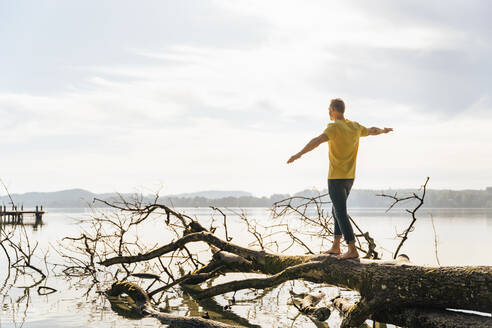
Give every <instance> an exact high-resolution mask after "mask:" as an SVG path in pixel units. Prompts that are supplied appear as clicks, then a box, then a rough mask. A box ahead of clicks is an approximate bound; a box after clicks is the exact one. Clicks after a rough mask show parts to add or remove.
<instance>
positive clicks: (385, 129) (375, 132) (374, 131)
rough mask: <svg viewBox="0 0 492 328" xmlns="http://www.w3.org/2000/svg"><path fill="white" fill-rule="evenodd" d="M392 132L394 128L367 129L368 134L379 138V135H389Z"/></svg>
mask: <svg viewBox="0 0 492 328" xmlns="http://www.w3.org/2000/svg"><path fill="white" fill-rule="evenodd" d="M391 131H393V128H384V129H380V128H376V127H372V128H368V129H367V132H369V135H370V136H377V135H378V134H382V133H388V132H391Z"/></svg>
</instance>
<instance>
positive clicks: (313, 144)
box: [287, 133, 328, 163]
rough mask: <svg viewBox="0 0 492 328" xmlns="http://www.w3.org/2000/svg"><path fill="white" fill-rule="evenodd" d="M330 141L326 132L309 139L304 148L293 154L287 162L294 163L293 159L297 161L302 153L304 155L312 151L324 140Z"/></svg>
mask: <svg viewBox="0 0 492 328" xmlns="http://www.w3.org/2000/svg"><path fill="white" fill-rule="evenodd" d="M327 141H328V136H327V135H326V134H324V133H322V134H320V135H319V136H317V137H316V138H314V139H312V140H311V141H309V142H308V143H307V145H306V146H304V148H302V150H301V151H300V152H298V153H297V154H295V155H292V156H291V157H290V158H289V160H288V161H287V163H292V162H293V161H295V160H296V159H299V158H301V156H302V155H304V154H305V153H307V152H310V151H311V150H313V149H314V148H316V147H318V146H319V145H321V144H322V143H323V142H327Z"/></svg>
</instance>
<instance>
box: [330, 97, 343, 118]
mask: <svg viewBox="0 0 492 328" xmlns="http://www.w3.org/2000/svg"><path fill="white" fill-rule="evenodd" d="M330 107H331V108H333V109H334V110H336V111H337V112H339V113H342V114H343V113H344V112H345V103H344V102H343V100H342V99H340V98H335V99H332V100H331V103H330Z"/></svg>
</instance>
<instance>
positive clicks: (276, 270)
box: [67, 185, 492, 327]
mask: <svg viewBox="0 0 492 328" xmlns="http://www.w3.org/2000/svg"><path fill="white" fill-rule="evenodd" d="M424 195H425V185H424V190H423V194H422V195H420V196H419V195H415V196H416V198H415V199H417V200H418V201H419V202H420V205H421V203H423V199H424ZM393 198H394V199H395V201H399V200H398V198H397V197H396V195H395V196H394V197H393ZM294 200H295V201H296V202H297V203H296V204H295V205H293V201H294ZM103 202H104V203H105V204H106V205H109V206H112V207H113V208H114V209H116V210H117V211H120V212H121V213H126V214H127V216H125V217H124V219H122V216H121V215H116V218H115V217H113V218H109V217H108V216H104V217H102V218H101V217H100V218H99V219H98V220H95V221H93V222H92V230H91V231H85V232H84V233H83V234H82V235H81V236H80V237H77V238H70V240H71V241H72V242H73V243H75V245H78V246H77V248H75V249H74V248H72V249H71V250H72V251H75V252H78V254H79V256H73V255H72V256H67V257H68V258H72V259H77V261H76V262H74V263H76V265H74V267H72V268H71V269H74V268H75V267H78V268H79V269H82V270H83V271H84V272H87V273H88V274H92V275H94V276H96V275H97V272H98V270H101V269H100V267H101V266H103V267H107V268H115V267H117V268H118V269H117V270H116V271H114V275H113V279H115V280H117V281H128V280H129V279H131V277H139V278H150V279H153V282H152V283H151V284H150V286H149V287H147V289H146V290H144V289H142V288H140V287H138V286H137V285H136V284H135V283H133V282H128V283H117V284H115V285H113V286H112V287H111V288H110V289H109V291H108V295H112V296H115V295H120V294H127V295H130V296H132V295H134V296H133V297H135V298H136V299H137V302H136V304H137V308H138V309H139V311H140V313H141V314H146V315H152V316H154V317H156V318H158V319H159V320H161V321H162V322H165V321H163V318H167V319H169V320H171V319H173V320H175V319H176V317H175V316H173V317H172V318H170V317H169V315H165V314H162V315H161V314H159V313H161V312H159V311H157V310H155V309H154V307H157V306H158V305H159V304H160V302H161V298H162V295H164V294H166V293H167V292H168V291H169V290H170V289H172V288H175V287H180V288H181V289H182V290H183V291H185V292H186V293H188V294H189V295H191V296H192V297H193V298H194V299H196V300H197V301H198V302H201V301H203V300H209V301H210V300H212V302H213V297H214V296H218V295H224V294H228V293H235V292H236V291H239V290H244V289H256V290H264V289H268V288H271V287H275V286H278V285H280V284H282V283H284V282H287V281H292V280H303V281H308V282H312V283H315V284H325V285H326V284H328V285H332V286H339V287H343V288H346V289H349V290H352V291H354V292H357V293H358V294H359V295H360V298H359V300H358V301H357V302H355V303H348V302H346V301H343V299H341V298H337V299H335V300H333V301H332V302H331V303H332V305H333V308H336V309H338V310H339V311H340V313H341V314H342V315H343V317H344V319H343V321H342V323H341V326H342V327H359V326H361V325H362V324H364V322H365V321H366V320H367V319H372V320H376V321H381V322H386V323H393V324H396V325H403V326H409V327H457V326H459V325H461V324H463V323H466V324H467V325H471V326H474V327H490V326H491V325H492V319H491V318H490V317H484V316H480V315H476V314H462V313H456V312H453V311H450V310H448V309H460V310H469V311H479V312H484V313H491V312H492V267H490V266H474V267H465V266H448V267H427V266H418V265H413V264H411V262H410V261H409V259H408V257H407V256H405V255H401V254H400V255H399V256H397V257H396V259H392V260H387V261H384V260H380V259H377V258H376V259H375V257H377V252H375V243H374V240H373V239H372V238H371V237H370V236H369V234H368V233H367V232H362V231H360V229H359V233H358V234H357V235H358V237H359V238H360V239H362V241H360V242H359V248H360V250H361V251H363V253H364V254H365V255H366V256H365V257H366V258H365V259H351V260H338V259H337V258H336V257H334V256H331V255H324V254H315V252H313V251H312V250H311V249H310V247H309V246H308V245H307V243H306V242H304V241H302V240H301V238H300V237H299V234H298V231H293V230H292V229H291V228H290V227H289V226H288V225H284V224H283V223H279V224H278V225H276V227H277V228H279V229H280V230H277V231H275V232H272V233H270V234H269V235H265V234H263V233H262V231H260V229H259V228H258V225H257V224H256V223H254V222H252V220H247V219H246V220H245V221H246V222H245V224H246V225H247V229H248V231H249V232H250V234H251V235H252V236H253V237H254V243H252V244H250V245H248V246H247V247H245V246H242V245H238V244H235V243H233V242H232V241H231V237H229V234H228V231H227V216H226V214H224V212H223V211H220V210H218V209H214V210H217V211H219V213H220V214H221V215H222V216H223V223H222V227H221V229H223V230H224V235H225V238H224V239H223V238H221V237H219V236H218V231H219V226H217V225H215V226H213V223H214V222H212V223H211V226H210V227H209V228H205V227H204V226H203V225H202V224H201V223H200V222H198V221H196V220H195V219H193V218H191V217H189V216H186V215H184V214H183V213H179V212H177V211H175V210H173V209H172V208H170V207H168V206H166V205H163V204H159V203H158V202H157V201H156V202H154V203H152V204H147V205H145V204H141V203H139V202H138V201H133V202H131V203H130V202H128V201H126V200H124V199H121V200H120V202H117V203H108V202H106V201H103ZM313 205H314V206H315V208H316V211H315V213H317V215H316V216H310V215H308V214H307V212H306V208H307V207H308V206H313ZM420 205H419V204H417V206H420ZM279 208H280V209H281V211H280V212H281V214H285V213H286V211H291V212H292V211H293V212H295V213H296V214H297V215H299V216H300V217H301V219H302V221H303V222H304V223H305V224H311V225H312V226H314V227H317V228H318V229H321V230H319V231H318V235H323V234H326V236H328V235H329V234H330V233H332V232H331V228H332V226H331V225H330V222H329V217H327V214H326V212H325V209H324V208H323V202H322V201H320V200H319V199H299V198H297V199H289V200H287V201H286V202H284V203H282V204H280V205H279V207H278V208H276V209H277V210H278V209H279ZM417 209H418V208H417ZM415 212H416V210H414V211H413V212H412V211H410V213H411V214H412V217H413V220H412V223H411V225H413V223H414V221H415V219H416V217H415ZM150 216H157V217H159V216H162V217H163V218H164V219H163V221H164V222H165V225H166V227H169V229H170V230H171V231H172V232H173V233H174V235H175V238H174V240H173V241H170V242H169V243H167V244H166V245H164V246H156V247H152V248H151V249H144V248H143V246H142V243H140V242H139V239H138V237H132V238H131V241H129V237H128V235H129V231H131V229H132V227H135V226H137V225H139V224H141V223H142V222H144V221H145V220H147V219H148V218H149V217H150ZM240 216H241V215H240ZM108 225H109V226H110V227H113V231H112V232H111V233H108V231H107V229H108ZM305 227H306V226H304V228H305ZM357 228H358V227H357ZM279 231H280V232H279ZM410 231H411V226H410V227H409V228H408V229H407V230H406V231H405V232H404V234H402V242H401V243H400V245H399V246H398V251H399V250H400V248H401V246H402V244H403V243H404V241H405V240H406V239H407V238H408V234H409V232H410ZM278 233H283V234H285V235H287V236H289V237H290V238H291V240H292V243H293V244H296V245H298V246H299V247H300V248H303V249H305V250H306V253H307V254H304V255H284V254H278V253H275V252H271V251H268V250H267V247H268V246H269V245H273V244H274V241H273V242H272V241H271V240H269V238H267V237H270V239H271V236H274V235H276V234H278ZM197 243H202V244H205V245H207V246H208V247H209V249H210V251H211V253H212V254H213V255H212V256H211V258H209V260H208V262H207V263H203V262H202V261H203V256H198V255H197V254H196V253H194V247H192V245H197ZM277 246H278V244H277ZM254 248H256V249H254ZM132 254H133V255H132ZM80 255H84V256H85V257H86V258H85V260H81V257H80ZM375 255H376V256H375ZM163 259H166V260H168V261H169V262H168V263H167V264H166V263H163ZM173 267H176V268H177V271H178V272H179V273H178V274H177V273H176V272H171V271H172V269H171V268H173ZM186 268H190V270H189V272H187V271H186ZM121 269H122V270H121ZM139 271H140V272H147V274H139V273H138V272H139ZM155 271H158V274H154V275H152V274H148V272H155ZM233 272H243V273H249V274H251V275H250V276H249V277H248V278H245V279H240V280H232V281H227V282H223V283H215V284H214V281H215V279H216V278H217V277H219V276H221V275H226V274H228V273H233ZM121 274H123V277H119V275H121ZM162 275H165V276H167V281H164V279H163V278H161V276H162ZM156 283H159V284H161V286H158V287H154V285H155V284H156ZM115 286H116V287H115ZM153 287H154V288H153ZM135 291H137V292H135ZM159 295H160V297H161V298H158V296H159ZM234 295H235V294H234ZM233 299H234V297H233ZM138 300H140V301H138ZM152 302H153V303H152ZM219 307H220V306H219ZM296 307H298V306H296ZM298 309H299V311H301V312H302V313H305V314H306V315H309V314H311V313H313V312H314V311H315V310H316V308H315V306H313V305H310V310H309V311H308V306H300V307H298ZM318 312H319V313H321V312H322V311H318ZM323 313H324V314H326V313H327V312H326V311H324V312H323ZM328 314H329V312H328ZM310 318H311V319H312V320H315V321H318V322H317V323H316V324H317V325H318V326H323V324H322V323H321V322H319V320H321V321H323V319H325V320H326V315H325V316H323V315H320V316H315V317H314V318H313V317H312V316H311V317H310ZM185 319H189V318H185ZM197 320H199V321H200V320H201V319H197ZM230 320H231V321H232V322H233V323H235V326H238V325H240V326H253V325H251V324H249V323H248V322H247V321H246V322H245V321H244V320H241V319H240V318H230ZM188 321H189V320H188ZM200 322H201V321H200ZM202 323H203V322H202ZM173 324H175V325H177V326H183V327H184V326H186V324H188V323H187V321H186V320H182V321H179V320H178V321H173ZM203 324H211V326H210V327H213V324H216V323H206V322H205V323H203ZM204 327H205V326H204Z"/></svg>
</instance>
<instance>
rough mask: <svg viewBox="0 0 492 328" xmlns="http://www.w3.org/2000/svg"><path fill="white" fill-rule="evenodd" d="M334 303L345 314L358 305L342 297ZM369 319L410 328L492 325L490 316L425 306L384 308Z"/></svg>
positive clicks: (480, 327) (452, 327)
mask: <svg viewBox="0 0 492 328" xmlns="http://www.w3.org/2000/svg"><path fill="white" fill-rule="evenodd" d="M333 305H334V307H335V308H336V309H337V310H339V311H340V312H341V314H342V315H344V316H346V315H347V314H348V313H349V312H350V311H351V310H352V308H354V307H355V306H356V304H354V303H352V302H350V301H348V300H345V299H343V298H341V297H340V298H336V299H335V300H333ZM369 319H371V320H374V321H377V322H389V323H392V324H394V325H398V326H403V327H409V328H444V327H445V328H462V327H474V328H487V327H492V318H490V317H485V316H480V315H474V314H467V313H461V312H455V311H449V310H440V309H432V308H424V307H403V308H393V309H391V311H386V310H383V311H379V312H375V313H372V314H371V315H370V316H369Z"/></svg>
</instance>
